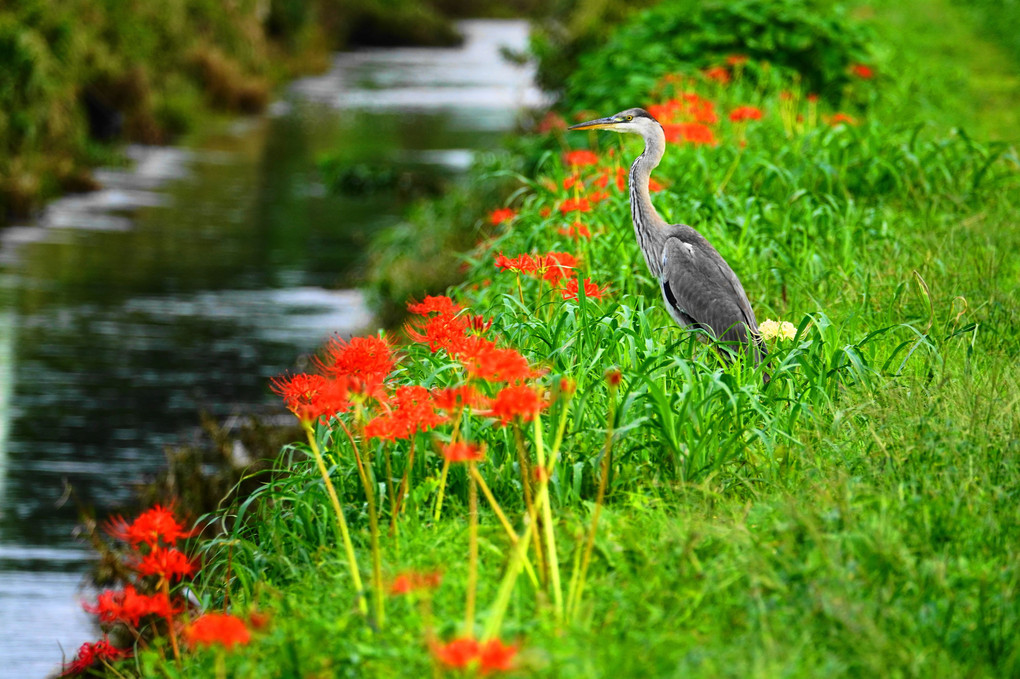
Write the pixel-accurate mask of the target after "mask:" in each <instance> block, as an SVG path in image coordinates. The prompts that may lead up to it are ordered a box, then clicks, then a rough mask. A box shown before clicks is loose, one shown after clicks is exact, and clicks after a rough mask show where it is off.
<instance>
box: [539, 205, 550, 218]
mask: <svg viewBox="0 0 1020 679" xmlns="http://www.w3.org/2000/svg"><path fill="white" fill-rule="evenodd" d="M551 214H552V208H551V207H549V206H548V205H547V206H546V207H544V208H542V209H541V210H539V211H538V215H539V216H540V217H543V218H544V217H548V216H549V215H551Z"/></svg>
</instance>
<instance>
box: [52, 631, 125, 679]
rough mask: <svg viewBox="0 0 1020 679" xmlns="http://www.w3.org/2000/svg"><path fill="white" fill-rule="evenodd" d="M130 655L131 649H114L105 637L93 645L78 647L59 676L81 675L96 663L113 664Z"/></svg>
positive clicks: (86, 644)
mask: <svg viewBox="0 0 1020 679" xmlns="http://www.w3.org/2000/svg"><path fill="white" fill-rule="evenodd" d="M130 655H131V649H129V648H116V647H115V646H112V645H111V644H110V641H109V640H108V639H106V638H105V637H104V638H103V639H101V640H100V641H97V642H95V643H94V644H90V643H87V642H86V643H84V644H82V645H81V646H80V647H78V653H77V654H76V655H75V657H74V660H73V661H72V662H70V663H68V664H67V665H65V666H64V670H63V672H61V674H60V676H62V677H67V676H70V675H72V674H81V673H83V672H85V671H87V670H88V669H89V668H90V667H92V666H93V665H94V664H96V663H97V662H115V661H117V660H121V659H123V658H127V657H130Z"/></svg>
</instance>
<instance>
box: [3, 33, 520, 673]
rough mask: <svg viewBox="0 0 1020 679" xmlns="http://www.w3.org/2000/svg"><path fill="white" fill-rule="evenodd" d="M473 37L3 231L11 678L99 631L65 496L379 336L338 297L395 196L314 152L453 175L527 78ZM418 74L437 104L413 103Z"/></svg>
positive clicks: (146, 461) (127, 484)
mask: <svg viewBox="0 0 1020 679" xmlns="http://www.w3.org/2000/svg"><path fill="white" fill-rule="evenodd" d="M467 30H468V32H469V40H468V42H467V45H466V46H465V48H464V51H461V52H457V51H456V50H438V51H421V50H393V51H390V52H373V53H370V54H358V55H353V56H352V55H346V56H343V57H339V58H338V60H337V63H336V64H335V68H334V70H333V72H331V74H329V75H327V76H323V77H322V78H318V79H308V80H304V81H301V82H299V83H297V84H296V85H295V87H294V88H293V91H292V92H291V94H290V95H289V96H287V97H286V98H285V100H284V102H283V103H282V104H281V105H277V106H274V107H273V111H274V113H273V114H272V115H269V116H265V117H262V118H258V119H250V120H245V121H240V122H239V123H237V124H232V125H229V126H227V127H226V128H225V129H222V130H219V131H218V132H209V133H207V134H205V135H204V136H203V138H202V139H201V140H200V141H199V142H198V143H197V144H196V145H195V146H194V147H192V148H189V149H187V150H182V149H144V148H135V149H132V150H131V153H132V154H133V155H134V157H135V161H136V165H135V167H134V168H131V169H130V170H109V171H104V172H103V173H101V174H100V177H101V179H102V180H103V182H104V183H105V184H106V189H105V190H104V191H101V192H97V193H92V194H88V195H82V196H71V197H68V198H66V199H64V200H61V201H57V202H56V203H55V204H54V205H52V206H50V208H49V209H48V210H47V211H46V212H45V213H44V214H43V215H42V216H41V217H40V219H39V220H38V223H36V224H31V225H21V226H15V227H13V228H10V229H7V230H4V231H3V232H2V233H0V611H2V613H3V615H0V664H2V666H3V667H4V672H5V676H7V673H9V676H17V677H29V678H31V677H40V676H44V675H46V674H47V673H48V672H50V671H52V670H53V669H54V668H55V667H56V665H57V664H58V663H59V659H60V649H59V647H58V642H59V644H60V645H62V646H63V647H64V649H65V651H66V652H67V653H68V654H69V655H70V654H73V652H74V650H75V648H76V647H77V646H78V644H80V643H81V642H82V641H85V640H90V639H93V638H94V637H95V634H96V631H95V630H94V629H92V628H91V627H90V624H89V621H88V618H87V617H86V616H84V615H83V614H82V613H81V610H80V606H79V603H78V601H79V599H80V598H81V596H82V593H81V592H79V586H80V584H81V582H82V578H81V574H82V573H83V572H84V571H85V570H86V567H87V558H88V552H86V551H83V550H82V549H81V546H80V545H78V544H77V543H75V541H74V538H73V535H72V533H73V528H74V525H75V522H76V518H77V516H76V509H75V505H74V502H69V501H68V496H67V495H66V493H65V490H66V488H67V487H68V485H70V486H71V487H73V489H74V493H75V496H76V498H77V499H78V500H79V501H80V502H82V503H83V504H85V505H92V506H95V508H96V510H97V513H98V514H100V515H102V514H104V513H105V512H107V511H109V509H110V508H111V507H115V506H116V505H118V504H119V503H121V502H123V501H126V500H127V499H129V497H130V493H131V487H132V484H134V483H137V482H138V481H140V480H142V479H144V478H145V477H146V476H147V475H150V474H153V473H155V472H156V471H157V470H158V469H159V468H160V467H161V465H162V463H163V453H162V451H163V449H164V447H166V446H172V445H178V444H180V443H182V438H186V437H187V432H189V431H193V430H194V429H195V428H196V426H197V423H198V417H199V413H200V412H201V411H206V412H209V413H211V414H213V415H217V416H220V417H226V416H228V415H230V414H232V413H236V412H243V411H245V410H247V409H249V408H251V407H253V406H256V405H258V404H264V403H266V402H268V401H273V400H274V399H272V397H271V396H270V395H269V394H268V393H267V389H266V383H267V380H268V378H269V377H271V376H272V375H275V374H277V373H279V372H281V371H282V370H285V369H286V368H288V367H289V366H290V365H292V363H293V361H294V360H295V357H296V356H298V355H299V354H301V353H302V352H308V351H311V350H312V349H314V348H315V347H316V346H317V345H318V344H319V343H320V342H321V340H322V339H323V338H324V337H326V336H327V335H329V334H330V333H332V332H334V331H342V332H359V331H362V330H364V329H365V328H366V327H369V326H370V324H371V319H370V317H369V315H368V312H367V311H366V308H365V304H364V300H363V299H362V296H361V294H360V293H358V292H356V291H353V290H349V289H346V288H349V287H351V285H352V283H353V282H354V281H356V280H357V279H358V276H359V270H360V268H361V267H362V266H363V265H364V264H363V261H362V259H361V253H362V252H363V251H364V247H365V245H366V244H367V243H368V241H369V239H370V238H371V236H372V234H373V233H374V232H375V231H377V230H378V229H380V228H382V227H384V226H386V225H388V224H390V223H392V222H393V221H395V220H396V219H397V218H398V216H399V214H400V206H399V205H397V204H396V201H395V200H394V198H393V196H391V195H386V194H373V195H369V196H366V197H359V198H352V197H338V196H334V195H331V194H329V193H328V192H326V191H325V190H324V189H323V187H322V186H321V184H319V180H318V178H317V174H316V160H317V158H318V157H319V156H320V155H321V154H322V153H324V152H326V151H336V150H340V151H341V153H342V155H343V157H344V159H345V160H348V161H350V162H365V161H370V160H376V159H385V160H387V161H392V162H396V163H402V162H407V163H416V164H420V163H426V164H429V163H432V164H440V165H444V166H447V167H453V168H457V167H460V168H463V167H464V166H466V164H467V163H468V162H469V161H470V156H471V153H472V150H473V149H480V148H488V147H492V146H494V145H495V144H496V143H497V140H498V136H499V133H500V131H501V130H503V129H506V128H507V127H508V126H509V125H510V124H511V122H512V121H513V116H514V109H515V108H516V107H518V106H519V105H521V104H524V103H528V99H527V97H528V96H530V95H529V94H528V91H529V90H528V88H529V87H530V82H531V79H530V73H529V72H528V71H527V70H526V69H520V68H513V67H508V66H504V65H503V64H502V63H501V62H500V60H499V58H498V56H497V55H496V53H497V50H498V47H499V45H501V44H509V45H510V46H512V47H514V48H517V49H520V48H522V47H523V46H524V42H525V40H526V27H525V25H524V24H523V23H521V22H510V23H506V22H472V23H470V24H468V25H467ZM458 54H459V55H460V56H459V57H458V56H457V55H458ZM352 73H353V74H355V75H353V76H352V75H351V74H352ZM352 78H353V80H352ZM458 83H459V84H458ZM362 84H368V85H369V86H370V87H371V90H366V89H361V88H360V85H362ZM430 84H431V85H434V87H435V88H438V89H441V90H443V91H444V98H435V97H431V95H430V97H423V96H422V92H424V91H431V90H432V89H434V88H433V87H432V86H430ZM380 86H382V87H383V89H378V87H380ZM386 88H391V89H386ZM423 88H424V89H423ZM398 90H399V93H397V91H398ZM415 92H417V94H414V96H412V94H413V93H415ZM398 94H399V96H398ZM471 97H474V99H472V98H471ZM410 99H413V100H414V101H413V102H411V101H410ZM341 100H342V101H343V102H344V104H343V106H342V107H341V105H340V103H339V102H340V101H341ZM401 102H403V103H401ZM352 107H354V108H352ZM394 107H396V108H394Z"/></svg>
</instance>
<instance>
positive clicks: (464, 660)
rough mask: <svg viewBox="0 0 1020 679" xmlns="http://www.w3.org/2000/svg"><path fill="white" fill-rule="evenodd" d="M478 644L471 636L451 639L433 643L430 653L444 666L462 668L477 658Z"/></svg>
mask: <svg viewBox="0 0 1020 679" xmlns="http://www.w3.org/2000/svg"><path fill="white" fill-rule="evenodd" d="M479 646H480V645H479V643H478V642H477V641H476V640H474V639H471V638H467V639H453V640H451V641H448V642H446V643H445V644H434V645H433V646H432V654H433V655H434V656H435V657H436V660H438V661H439V662H440V664H442V665H445V666H446V667H452V668H459V669H463V668H465V667H467V666H468V665H470V664H471V663H472V662H474V661H475V659H477V658H478V652H479Z"/></svg>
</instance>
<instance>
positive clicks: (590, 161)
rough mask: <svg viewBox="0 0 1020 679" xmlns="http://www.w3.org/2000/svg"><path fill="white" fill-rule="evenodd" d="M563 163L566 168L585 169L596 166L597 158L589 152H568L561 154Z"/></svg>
mask: <svg viewBox="0 0 1020 679" xmlns="http://www.w3.org/2000/svg"><path fill="white" fill-rule="evenodd" d="M563 162H564V164H566V165H567V166H568V167H586V166H588V165H598V162H599V157H598V156H597V155H595V154H594V153H593V152H591V151H568V152H567V153H564V154H563Z"/></svg>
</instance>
